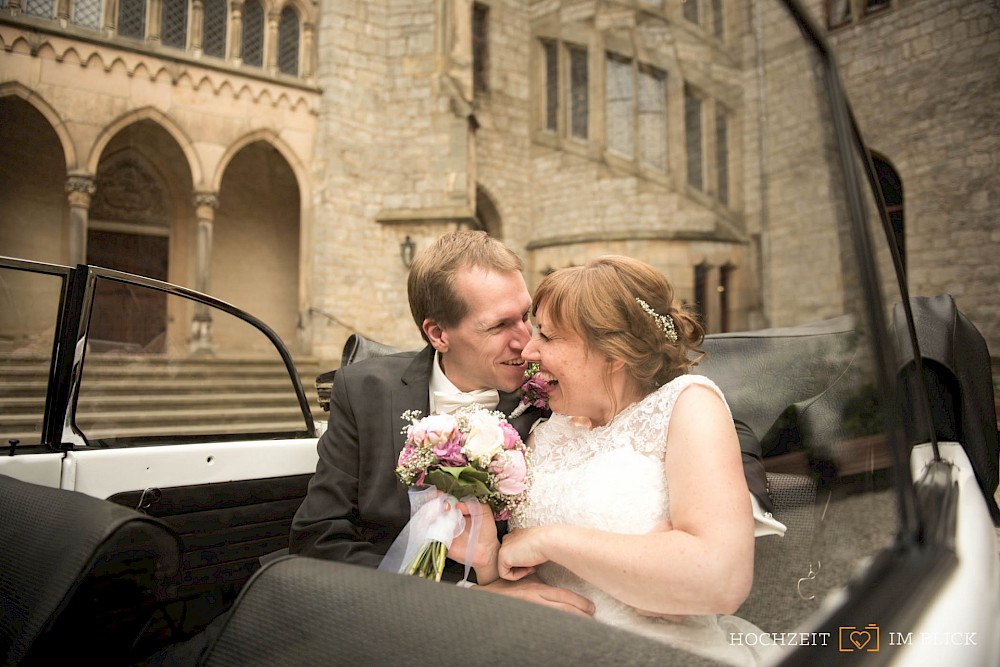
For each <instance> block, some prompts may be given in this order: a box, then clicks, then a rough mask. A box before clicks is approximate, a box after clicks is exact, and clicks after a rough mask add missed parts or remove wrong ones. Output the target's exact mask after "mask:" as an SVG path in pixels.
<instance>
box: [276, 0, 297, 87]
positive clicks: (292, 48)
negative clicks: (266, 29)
mask: <svg viewBox="0 0 1000 667" xmlns="http://www.w3.org/2000/svg"><path fill="white" fill-rule="evenodd" d="M278 71H279V72H281V73H282V74H292V75H297V74H298V73H299V16H298V14H296V13H295V10H294V9H292V8H291V7H285V8H284V9H282V10H281V19H280V20H279V21H278Z"/></svg>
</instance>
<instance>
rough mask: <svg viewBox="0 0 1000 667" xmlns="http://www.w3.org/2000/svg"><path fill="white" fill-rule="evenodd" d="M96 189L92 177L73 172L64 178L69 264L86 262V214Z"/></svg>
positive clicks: (74, 264)
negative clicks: (67, 210)
mask: <svg viewBox="0 0 1000 667" xmlns="http://www.w3.org/2000/svg"><path fill="white" fill-rule="evenodd" d="M96 191H97V186H96V185H94V177H93V176H91V175H89V174H80V173H73V174H70V175H69V178H67V179H66V199H67V200H68V201H69V264H70V266H76V265H77V264H86V263H87V216H88V214H89V212H90V198H91V196H92V195H93V194H94V193H95V192H96Z"/></svg>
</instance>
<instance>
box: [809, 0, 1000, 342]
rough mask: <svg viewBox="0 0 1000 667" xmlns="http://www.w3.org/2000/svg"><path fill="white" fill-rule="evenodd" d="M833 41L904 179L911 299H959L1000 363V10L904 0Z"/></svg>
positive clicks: (874, 137)
mask: <svg viewBox="0 0 1000 667" xmlns="http://www.w3.org/2000/svg"><path fill="white" fill-rule="evenodd" d="M814 4H817V3H814ZM830 41H831V43H832V45H833V48H834V49H835V52H836V53H837V57H838V61H839V64H840V67H841V75H842V77H843V80H844V83H845V86H846V88H847V93H848V95H849V96H850V97H851V99H852V100H853V103H854V108H855V114H856V115H857V118H858V123H859V124H860V126H861V131H862V133H863V134H864V137H865V140H866V141H867V142H868V144H869V145H870V146H871V148H872V150H873V151H875V152H877V153H879V154H881V155H882V156H884V157H885V158H886V159H887V160H888V161H889V162H890V163H891V164H892V165H893V166H894V167H895V169H896V171H897V172H898V173H899V175H900V177H901V179H902V183H903V194H904V200H905V210H904V216H905V224H906V255H907V270H908V274H909V275H908V284H909V289H910V292H911V294H913V295H934V294H940V293H944V292H947V293H950V294H952V295H953V296H954V297H955V302H956V303H957V304H958V307H959V309H961V310H962V311H963V312H965V314H966V315H967V316H968V317H969V319H970V320H971V321H972V322H973V323H974V324H975V325H976V327H977V328H978V329H979V330H980V331H981V332H982V333H983V335H984V336H985V337H986V340H987V344H988V346H989V348H990V352H991V354H992V355H993V356H994V357H997V356H1000V292H998V291H997V285H998V284H1000V263H998V262H997V259H996V256H997V248H1000V214H998V212H997V211H998V209H1000V67H998V66H997V62H998V60H1000V11H998V9H997V3H996V2H994V1H992V0H937V1H935V2H920V1H918V0H897V2H895V3H893V7H891V9H890V10H887V11H883V12H880V13H877V14H874V15H871V16H868V17H866V18H864V19H862V20H860V21H859V22H858V23H857V24H856V25H853V26H847V27H844V28H840V29H836V30H834V31H833V32H832V33H831V35H830Z"/></svg>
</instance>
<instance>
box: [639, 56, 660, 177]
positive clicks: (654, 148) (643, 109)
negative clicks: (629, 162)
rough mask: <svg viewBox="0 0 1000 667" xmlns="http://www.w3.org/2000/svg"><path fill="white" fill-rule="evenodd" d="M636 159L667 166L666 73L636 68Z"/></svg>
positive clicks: (654, 165)
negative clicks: (637, 127) (637, 103)
mask: <svg viewBox="0 0 1000 667" xmlns="http://www.w3.org/2000/svg"><path fill="white" fill-rule="evenodd" d="M639 159H640V160H641V161H642V162H643V163H644V164H647V165H649V166H651V167H655V168H657V169H659V170H661V171H666V170H667V73H666V72H663V71H662V70H658V69H655V68H652V67H641V68H640V69H639Z"/></svg>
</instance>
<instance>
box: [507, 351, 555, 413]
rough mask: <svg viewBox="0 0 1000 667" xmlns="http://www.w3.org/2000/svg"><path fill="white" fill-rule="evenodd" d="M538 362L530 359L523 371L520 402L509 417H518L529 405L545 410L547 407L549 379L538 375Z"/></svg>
mask: <svg viewBox="0 0 1000 667" xmlns="http://www.w3.org/2000/svg"><path fill="white" fill-rule="evenodd" d="M538 370H539V366H538V363H537V362H535V361H532V362H530V363H529V364H528V368H527V369H525V371H524V384H522V385H521V403H520V404H519V405H518V406H517V407H516V408H514V411H513V412H511V413H510V417H509V419H513V418H515V417H519V416H520V415H522V414H524V412H525V410H527V409H528V408H530V407H536V408H541V409H543V410H547V409H548V407H549V381H548V380H546V379H545V378H543V377H540V376H539V375H538Z"/></svg>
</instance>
